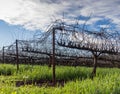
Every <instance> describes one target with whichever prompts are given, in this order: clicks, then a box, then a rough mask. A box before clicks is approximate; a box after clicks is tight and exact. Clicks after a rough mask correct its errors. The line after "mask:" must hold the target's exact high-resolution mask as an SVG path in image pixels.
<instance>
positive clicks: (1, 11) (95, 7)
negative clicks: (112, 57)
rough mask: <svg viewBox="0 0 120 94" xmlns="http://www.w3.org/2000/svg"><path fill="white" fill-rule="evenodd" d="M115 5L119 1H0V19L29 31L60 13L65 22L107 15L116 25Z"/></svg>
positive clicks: (119, 14)
mask: <svg viewBox="0 0 120 94" xmlns="http://www.w3.org/2000/svg"><path fill="white" fill-rule="evenodd" d="M119 4H120V1H119V0H99V1H96V0H0V19H1V20H4V21H6V22H7V23H9V24H11V25H21V26H23V27H24V28H26V29H29V30H37V29H41V30H44V29H45V28H46V27H47V26H48V25H49V24H50V23H51V21H53V20H55V19H60V18H62V14H63V12H64V14H65V18H66V19H67V20H66V21H68V22H70V20H71V19H74V18H75V17H77V16H80V15H82V16H89V15H90V14H92V17H91V19H90V20H89V21H88V23H87V24H94V23H95V22H97V21H99V20H102V19H103V18H109V19H111V20H112V23H115V24H116V25H117V27H119V23H120V20H119V18H120V13H119V11H120V6H119ZM79 22H80V24H82V23H84V22H83V20H80V21H79ZM72 23H73V22H72Z"/></svg>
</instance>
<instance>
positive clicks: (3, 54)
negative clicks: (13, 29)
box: [2, 46, 5, 63]
mask: <svg viewBox="0 0 120 94" xmlns="http://www.w3.org/2000/svg"><path fill="white" fill-rule="evenodd" d="M2 56H3V57H2V59H3V63H5V47H4V46H3V53H2Z"/></svg>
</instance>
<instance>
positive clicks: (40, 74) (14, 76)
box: [0, 64, 120, 94]
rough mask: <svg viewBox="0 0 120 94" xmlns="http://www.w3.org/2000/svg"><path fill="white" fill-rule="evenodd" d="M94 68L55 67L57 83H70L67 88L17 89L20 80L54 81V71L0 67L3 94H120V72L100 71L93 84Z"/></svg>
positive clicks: (23, 66) (0, 87) (28, 86)
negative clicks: (16, 83) (91, 74)
mask: <svg viewBox="0 0 120 94" xmlns="http://www.w3.org/2000/svg"><path fill="white" fill-rule="evenodd" d="M91 71H92V68H86V67H68V66H57V67H56V79H57V80H61V79H62V80H67V82H66V83H65V85H64V87H62V86H59V87H46V86H42V87H39V86H35V85H25V86H20V87H16V86H15V81H17V80H25V81H27V80H43V79H44V80H52V68H49V67H48V66H37V65H35V66H30V65H20V70H19V72H18V73H17V72H16V66H14V65H10V64H0V74H1V76H0V94H119V93H120V70H119V69H117V68H98V69H97V74H96V77H95V78H94V80H91V79H90V73H91Z"/></svg>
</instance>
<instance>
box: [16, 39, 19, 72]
mask: <svg viewBox="0 0 120 94" xmlns="http://www.w3.org/2000/svg"><path fill="white" fill-rule="evenodd" d="M18 54H19V53H18V40H16V63H17V71H18V70H19V57H18Z"/></svg>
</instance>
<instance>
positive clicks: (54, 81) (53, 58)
mask: <svg viewBox="0 0 120 94" xmlns="http://www.w3.org/2000/svg"><path fill="white" fill-rule="evenodd" d="M52 65H53V77H52V81H53V85H55V84H56V76H55V28H53V32H52Z"/></svg>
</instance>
